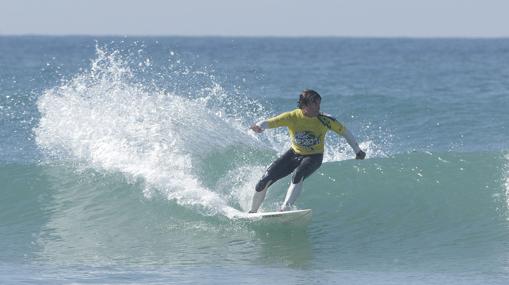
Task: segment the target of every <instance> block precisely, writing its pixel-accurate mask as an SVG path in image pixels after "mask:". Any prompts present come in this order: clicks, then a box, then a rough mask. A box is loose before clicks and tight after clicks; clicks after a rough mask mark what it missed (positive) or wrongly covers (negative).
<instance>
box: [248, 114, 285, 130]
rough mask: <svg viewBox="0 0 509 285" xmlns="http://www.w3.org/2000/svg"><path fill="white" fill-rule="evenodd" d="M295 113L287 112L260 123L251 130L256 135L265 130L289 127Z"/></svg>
mask: <svg viewBox="0 0 509 285" xmlns="http://www.w3.org/2000/svg"><path fill="white" fill-rule="evenodd" d="M293 113H294V111H291V112H285V113H282V114H280V115H277V116H275V117H272V118H270V119H267V120H262V121H259V122H258V123H256V124H254V125H252V126H251V127H250V128H249V129H251V130H253V131H254V132H256V133H261V132H263V131H264V130H265V129H272V128H277V127H282V126H288V125H289V124H290V120H291V118H290V117H291V116H292V114H293Z"/></svg>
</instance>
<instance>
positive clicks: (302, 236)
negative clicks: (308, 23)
mask: <svg viewBox="0 0 509 285" xmlns="http://www.w3.org/2000/svg"><path fill="white" fill-rule="evenodd" d="M0 67H1V68H0V283H1V284H508V283H509V220H508V219H509V210H508V207H509V127H508V123H509V111H508V110H509V39H355V38H214V37H204V38H192V37H191V38H185V37H183V38H181V37H161V38H157V37H140V38H132V37H30V36H22V37H7V36H3V37H0ZM306 88H312V89H315V90H317V91H318V92H319V93H320V94H321V95H322V98H323V99H322V111H324V112H327V113H330V114H332V115H334V116H336V117H337V118H338V120H339V121H341V122H343V123H344V125H346V126H347V127H348V128H349V129H350V130H351V131H352V133H353V134H354V135H355V136H356V138H357V140H358V141H359V143H360V146H361V148H362V149H364V150H365V151H366V152H367V159H366V160H364V161H356V160H353V159H352V158H353V157H354V154H353V152H352V150H351V149H350V148H349V146H348V145H347V143H346V142H345V140H344V139H342V138H340V137H338V136H336V135H335V134H334V133H330V134H329V135H328V137H327V142H326V152H325V162H324V164H323V165H322V167H321V168H320V169H319V170H318V171H317V172H316V173H315V174H313V176H311V177H310V178H309V179H307V180H306V182H305V188H304V192H303V194H302V195H301V197H300V198H299V200H298V202H297V206H298V207H299V208H311V209H313V217H312V220H311V222H310V223H309V224H308V225H299V226H292V225H282V226H274V225H256V224H251V223H247V222H243V221H242V220H239V219H238V217H239V216H240V215H242V214H243V213H244V212H245V211H247V210H248V208H249V206H250V200H251V197H252V194H253V191H254V189H253V188H254V185H255V184H256V182H257V180H258V179H259V177H260V176H261V175H262V174H263V172H264V170H265V168H266V166H267V165H268V164H270V162H271V161H272V160H274V159H275V158H276V157H278V155H280V154H281V153H282V152H284V151H285V150H286V149H287V148H288V147H289V142H288V135H287V132H286V130H285V129H272V130H267V131H265V132H264V133H263V134H261V135H255V134H253V133H252V132H250V131H248V127H249V125H250V124H251V123H253V122H255V121H257V120H260V119H262V118H267V117H269V116H273V115H276V114H279V113H280V112H283V111H288V110H291V109H293V108H295V106H296V100H297V97H298V94H299V93H300V91H301V90H303V89H306ZM288 183H289V178H285V179H282V180H281V181H279V182H277V183H276V184H275V185H273V186H272V187H271V188H270V190H269V193H268V195H267V199H266V201H265V203H264V204H263V206H262V209H263V210H264V211H270V210H275V209H277V207H278V205H279V203H281V201H282V199H283V198H284V195H285V192H286V188H287V186H288Z"/></svg>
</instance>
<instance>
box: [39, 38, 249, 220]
mask: <svg viewBox="0 0 509 285" xmlns="http://www.w3.org/2000/svg"><path fill="white" fill-rule="evenodd" d="M212 91H213V92H219V91H220V90H218V88H217V86H216V89H212ZM212 95H214V94H212ZM212 95H211V96H212ZM203 100H204V99H203V97H202V98H197V99H196V100H193V99H189V98H185V97H181V96H177V95H175V94H172V93H168V92H165V91H161V90H154V89H147V88H145V87H144V86H143V85H141V84H137V83H136V82H135V79H134V76H133V73H132V72H131V70H130V68H129V67H128V66H127V64H126V63H125V62H124V61H123V60H122V58H121V57H120V56H119V55H118V54H117V53H115V52H113V53H108V52H105V51H103V50H102V49H100V48H98V49H97V58H96V59H95V60H94V61H93V62H92V66H91V69H90V71H87V72H84V73H82V74H79V75H77V76H76V77H74V78H73V79H72V80H70V81H68V82H65V83H63V84H62V85H61V86H58V87H56V88H53V89H50V90H47V91H45V93H44V94H43V95H42V96H41V97H40V98H39V100H38V108H39V111H40V113H41V119H40V122H39V125H38V127H37V128H36V129H35V134H36V141H37V143H38V145H39V146H40V147H41V148H42V149H44V150H45V151H46V152H47V153H49V154H52V155H55V156H58V157H62V156H66V157H67V158H70V159H73V160H78V161H82V162H85V163H86V164H88V165H89V166H91V167H93V168H98V169H104V170H107V171H119V172H122V173H125V174H126V176H128V177H130V178H135V179H137V178H142V179H143V180H144V181H145V182H146V188H145V195H146V196H147V197H150V196H152V195H153V194H154V191H158V192H160V193H162V194H164V195H165V196H166V197H167V198H168V199H171V200H175V201H177V202H178V203H179V204H181V205H193V206H198V207H199V208H201V209H202V210H204V212H206V213H207V214H217V213H219V214H223V215H226V216H232V215H233V214H235V213H236V212H237V210H235V209H233V208H232V207H230V206H228V205H227V201H226V200H225V199H224V197H222V196H221V195H219V194H217V193H215V192H214V191H213V190H211V189H207V188H206V187H204V186H203V183H202V181H200V180H199V179H198V178H197V175H196V174H195V173H194V171H195V170H194V168H193V165H194V164H195V163H196V161H198V160H200V159H203V158H204V157H206V155H207V154H208V153H210V152H213V151H215V150H218V149H223V148H225V147H228V146H231V145H239V144H248V143H253V142H254V141H253V139H252V138H251V137H250V136H249V135H247V130H241V129H239V124H236V123H235V122H233V123H232V122H231V121H229V120H228V118H225V117H223V116H221V115H220V114H218V110H213V109H212V110H211V109H208V108H207V107H206V105H204V104H203Z"/></svg>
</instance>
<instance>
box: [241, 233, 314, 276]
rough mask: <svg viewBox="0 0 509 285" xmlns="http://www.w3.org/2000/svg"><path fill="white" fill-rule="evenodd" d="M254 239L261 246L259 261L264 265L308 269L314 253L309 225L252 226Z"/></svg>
mask: <svg viewBox="0 0 509 285" xmlns="http://www.w3.org/2000/svg"><path fill="white" fill-rule="evenodd" d="M250 227H251V228H252V229H253V230H254V232H255V236H254V238H255V239H256V241H257V242H258V243H259V245H260V251H259V256H258V258H259V261H260V262H262V263H263V264H265V265H266V264H274V263H275V264H282V265H286V266H289V267H295V268H306V267H309V266H310V265H311V264H310V263H311V260H312V259H313V252H312V248H311V242H310V238H309V231H308V227H307V225H292V224H267V225H266V224H261V225H259V224H251V225H250Z"/></svg>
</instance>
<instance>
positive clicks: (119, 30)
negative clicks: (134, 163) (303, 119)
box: [0, 0, 509, 37]
mask: <svg viewBox="0 0 509 285" xmlns="http://www.w3.org/2000/svg"><path fill="white" fill-rule="evenodd" d="M0 34H1V35H13V34H14V35H19V34H22V35H23V34H49V35H151V36H155V35H184V36H214V35H215V36H354V37H509V0H420V1H418V0H336V1H333V0H307V1H304V0H236V1H235V0H208V1H207V0H181V1H180V0H167V1H164V0H139V1H133V0H123V1H122V0H1V1H0Z"/></svg>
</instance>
